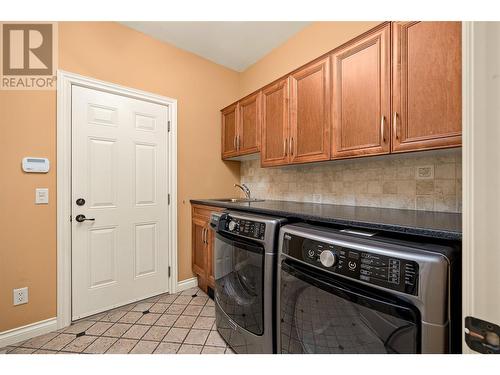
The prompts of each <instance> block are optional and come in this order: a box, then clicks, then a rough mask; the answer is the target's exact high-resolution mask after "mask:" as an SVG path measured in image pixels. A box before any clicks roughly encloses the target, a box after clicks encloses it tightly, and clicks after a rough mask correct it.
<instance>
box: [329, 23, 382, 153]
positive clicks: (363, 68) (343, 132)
mask: <svg viewBox="0 0 500 375" xmlns="http://www.w3.org/2000/svg"><path fill="white" fill-rule="evenodd" d="M390 35H391V34H390V25H389V24H388V25H386V26H385V27H383V28H382V29H379V30H377V31H375V32H373V33H370V34H368V35H367V36H366V37H363V38H361V39H356V40H354V41H353V42H351V43H349V44H348V45H346V46H345V47H344V48H342V49H340V50H339V51H336V52H334V53H333V54H332V74H333V93H332V97H333V101H332V112H333V135H332V157H333V158H334V159H337V158H345V157H354V156H363V155H368V154H370V155H373V154H387V153H389V151H390V140H391V138H390V134H389V133H390V114H391V96H390V95H391V91H390V82H391V81H390V79H391V76H390V67H391V65H390V64H391V61H390V48H391V46H390Z"/></svg>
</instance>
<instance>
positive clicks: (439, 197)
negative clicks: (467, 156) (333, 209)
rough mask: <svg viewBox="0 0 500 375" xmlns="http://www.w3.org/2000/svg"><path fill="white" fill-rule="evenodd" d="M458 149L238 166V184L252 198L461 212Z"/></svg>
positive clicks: (254, 161)
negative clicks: (239, 181) (279, 165)
mask: <svg viewBox="0 0 500 375" xmlns="http://www.w3.org/2000/svg"><path fill="white" fill-rule="evenodd" d="M461 170H462V151H461V149H460V148H457V149H447V150H436V151H424V152H416V153H407V154H393V155H384V156H374V157H367V158H360V159H350V160H335V161H329V162H323V163H315V164H304V165H292V166H285V167H274V168H261V167H260V160H248V161H243V162H241V182H242V183H245V184H247V185H248V187H249V188H250V190H251V191H252V196H253V197H255V198H264V199H273V200H289V201H299V202H317V203H331V204H343V205H350V206H369V207H389V208H405V209H416V210H427V211H445V212H461V211H462V172H461Z"/></svg>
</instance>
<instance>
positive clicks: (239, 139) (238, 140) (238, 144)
mask: <svg viewBox="0 0 500 375" xmlns="http://www.w3.org/2000/svg"><path fill="white" fill-rule="evenodd" d="M240 141H241V138H240V136H239V135H237V136H236V150H237V151H239V150H240Z"/></svg>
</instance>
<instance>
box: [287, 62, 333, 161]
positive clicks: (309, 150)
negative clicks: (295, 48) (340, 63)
mask: <svg viewBox="0 0 500 375" xmlns="http://www.w3.org/2000/svg"><path fill="white" fill-rule="evenodd" d="M329 61H330V60H329V57H326V58H324V59H322V60H319V61H316V62H314V63H312V64H309V65H307V66H305V67H303V68H301V69H300V70H298V71H296V72H294V73H292V74H291V75H290V136H289V142H288V145H289V152H288V153H289V156H290V162H292V163H305V162H314V161H321V160H328V159H330V63H329Z"/></svg>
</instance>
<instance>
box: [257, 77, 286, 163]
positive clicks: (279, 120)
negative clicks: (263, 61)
mask: <svg viewBox="0 0 500 375" xmlns="http://www.w3.org/2000/svg"><path fill="white" fill-rule="evenodd" d="M288 136H289V129H288V79H287V78H285V79H282V80H280V81H278V82H277V83H275V84H272V85H270V86H268V87H266V88H264V89H263V90H262V141H261V150H260V155H261V165H262V166H263V167H269V166H274V165H283V164H288V162H289V158H288V148H289V144H288Z"/></svg>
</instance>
